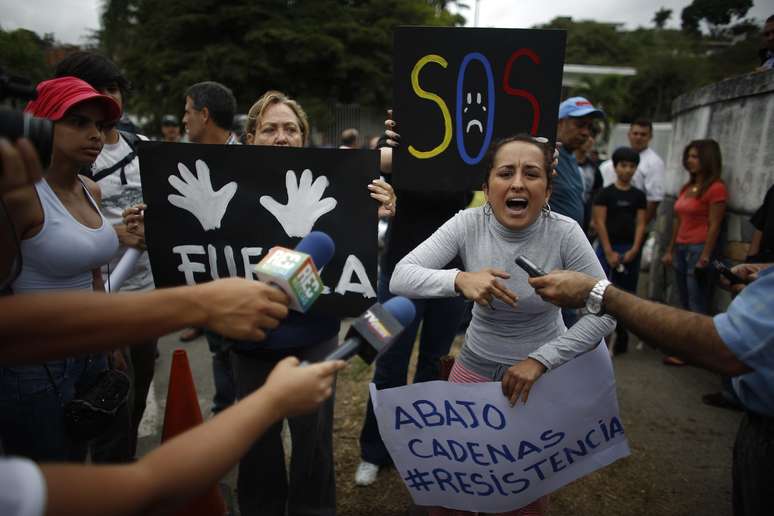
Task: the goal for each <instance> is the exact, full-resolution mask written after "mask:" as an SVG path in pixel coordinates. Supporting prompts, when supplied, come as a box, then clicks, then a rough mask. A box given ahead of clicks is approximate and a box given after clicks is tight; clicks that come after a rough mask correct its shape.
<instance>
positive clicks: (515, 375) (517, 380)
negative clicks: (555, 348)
mask: <svg viewBox="0 0 774 516" xmlns="http://www.w3.org/2000/svg"><path fill="white" fill-rule="evenodd" d="M545 372H546V366H544V365H543V364H541V363H540V362H538V361H537V360H535V359H534V358H527V359H526V360H524V361H522V362H519V363H518V364H514V365H512V366H511V367H510V368H509V369H508V371H507V372H506V373H505V376H503V382H502V388H503V395H504V396H505V397H506V398H508V401H509V402H510V404H511V407H512V406H514V405H515V404H516V402H517V401H519V397H521V398H523V400H524V403H527V398H529V391H530V390H531V389H532V385H533V384H534V383H535V382H536V381H537V379H538V378H540V375H542V374H543V373H545Z"/></svg>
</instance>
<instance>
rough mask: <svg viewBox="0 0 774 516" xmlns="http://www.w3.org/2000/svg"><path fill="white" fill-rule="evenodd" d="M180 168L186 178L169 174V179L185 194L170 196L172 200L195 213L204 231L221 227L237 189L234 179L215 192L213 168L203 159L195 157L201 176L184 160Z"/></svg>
mask: <svg viewBox="0 0 774 516" xmlns="http://www.w3.org/2000/svg"><path fill="white" fill-rule="evenodd" d="M177 169H178V170H179V171H180V177H182V178H183V179H182V180H181V179H180V178H179V177H177V176H169V179H168V180H169V184H171V185H172V187H173V188H175V190H177V191H178V192H180V193H181V194H182V195H175V194H173V195H170V196H168V197H167V200H169V203H170V204H172V205H174V206H177V207H178V208H182V209H184V210H186V211H190V212H191V213H193V215H194V216H195V217H196V218H197V219H198V220H199V223H200V224H201V225H202V228H204V231H209V230H211V229H217V228H219V227H220V222H221V220H223V215H224V214H225V213H226V208H228V203H229V202H231V199H232V198H233V197H234V194H235V193H236V191H237V184H236V183H235V182H233V181H232V182H230V183H228V184H227V185H225V186H223V188H221V189H220V190H218V191H217V192H215V191H214V190H213V189H212V181H211V180H210V168H209V167H208V166H207V163H205V162H204V161H202V160H200V159H197V160H196V175H197V176H198V178H197V177H194V175H193V174H192V173H191V171H190V170H188V167H186V166H185V165H183V164H182V163H178V164H177Z"/></svg>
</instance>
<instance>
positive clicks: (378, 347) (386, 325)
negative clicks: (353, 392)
mask: <svg viewBox="0 0 774 516" xmlns="http://www.w3.org/2000/svg"><path fill="white" fill-rule="evenodd" d="M415 315H416V310H415V309H414V304H413V303H412V302H411V301H409V300H408V299H406V298H405V297H401V296H398V297H393V298H392V299H390V300H389V301H387V302H386V303H384V305H381V304H379V303H377V304H375V305H373V306H372V307H371V308H369V309H368V310H366V312H365V313H364V314H363V315H361V316H360V317H358V318H357V319H355V320H354V321H353V322H352V326H351V327H350V328H349V332H347V337H346V338H345V340H344V343H343V344H342V345H341V346H339V347H338V348H336V349H335V350H334V351H333V352H332V353H330V354H329V355H328V356H327V357H325V360H349V359H350V358H352V357H353V356H355V355H359V356H360V358H362V359H363V362H365V363H366V364H370V363H371V362H373V361H374V360H375V359H376V357H377V356H379V355H380V354H382V353H383V352H384V351H385V350H386V349H387V348H388V347H390V346H391V345H392V343H393V342H395V340H396V339H397V338H398V337H399V336H400V334H401V333H402V332H403V330H404V329H405V328H406V326H408V325H409V324H411V322H412V321H413V320H414V316H415Z"/></svg>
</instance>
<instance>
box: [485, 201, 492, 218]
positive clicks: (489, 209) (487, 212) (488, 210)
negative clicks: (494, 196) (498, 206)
mask: <svg viewBox="0 0 774 516" xmlns="http://www.w3.org/2000/svg"><path fill="white" fill-rule="evenodd" d="M483 210H484V216H485V217H488V216H490V215H491V214H492V205H491V204H489V201H486V204H484V207H483Z"/></svg>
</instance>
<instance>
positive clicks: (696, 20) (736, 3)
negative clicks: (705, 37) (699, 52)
mask: <svg viewBox="0 0 774 516" xmlns="http://www.w3.org/2000/svg"><path fill="white" fill-rule="evenodd" d="M752 5H753V3H752V0H693V2H691V4H690V5H688V6H687V7H685V8H684V9H683V11H682V13H681V19H682V28H683V30H684V31H686V32H687V33H689V34H694V35H695V34H698V33H699V32H700V24H701V22H702V21H705V22H707V23H708V24H709V26H710V32H711V33H715V32H716V31H717V30H718V29H719V28H721V27H722V26H724V25H728V24H729V23H731V19H732V17H736V18H743V17H744V16H745V15H746V14H747V11H749V10H750V8H751V7H752Z"/></svg>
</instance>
